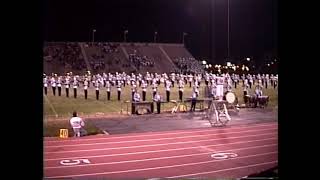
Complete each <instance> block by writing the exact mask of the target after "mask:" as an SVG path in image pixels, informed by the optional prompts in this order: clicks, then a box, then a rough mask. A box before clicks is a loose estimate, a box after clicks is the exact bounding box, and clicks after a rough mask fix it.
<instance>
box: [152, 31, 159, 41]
mask: <svg viewBox="0 0 320 180" xmlns="http://www.w3.org/2000/svg"><path fill="white" fill-rule="evenodd" d="M157 35H158V32H157V31H155V32H154V37H153V41H154V43H156V42H157Z"/></svg>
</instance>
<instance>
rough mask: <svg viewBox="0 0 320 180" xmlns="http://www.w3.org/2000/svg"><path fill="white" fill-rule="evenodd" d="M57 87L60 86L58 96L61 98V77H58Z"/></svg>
mask: <svg viewBox="0 0 320 180" xmlns="http://www.w3.org/2000/svg"><path fill="white" fill-rule="evenodd" d="M57 86H58V95H59V96H61V76H59V77H58V80H57Z"/></svg>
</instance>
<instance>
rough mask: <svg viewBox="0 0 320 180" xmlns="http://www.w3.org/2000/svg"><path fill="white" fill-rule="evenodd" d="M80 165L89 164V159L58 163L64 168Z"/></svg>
mask: <svg viewBox="0 0 320 180" xmlns="http://www.w3.org/2000/svg"><path fill="white" fill-rule="evenodd" d="M80 163H83V164H90V163H91V162H90V161H89V159H74V160H68V159H67V160H62V161H60V164H61V165H65V166H72V165H78V164H80Z"/></svg>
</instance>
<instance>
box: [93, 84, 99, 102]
mask: <svg viewBox="0 0 320 180" xmlns="http://www.w3.org/2000/svg"><path fill="white" fill-rule="evenodd" d="M94 85H95V87H96V99H97V100H99V87H100V81H99V80H98V79H97V80H96V82H95V83H94Z"/></svg>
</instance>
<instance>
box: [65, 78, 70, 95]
mask: <svg viewBox="0 0 320 180" xmlns="http://www.w3.org/2000/svg"><path fill="white" fill-rule="evenodd" d="M69 87H70V77H69V73H68V74H67V77H66V79H65V88H66V97H69Z"/></svg>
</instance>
